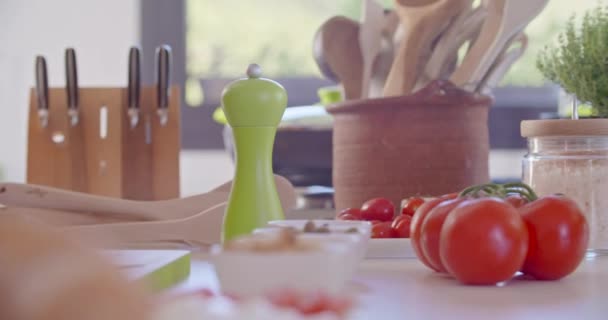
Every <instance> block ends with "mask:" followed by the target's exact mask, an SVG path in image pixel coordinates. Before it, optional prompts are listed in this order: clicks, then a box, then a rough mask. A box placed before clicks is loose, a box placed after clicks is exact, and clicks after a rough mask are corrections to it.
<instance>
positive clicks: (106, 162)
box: [27, 86, 181, 200]
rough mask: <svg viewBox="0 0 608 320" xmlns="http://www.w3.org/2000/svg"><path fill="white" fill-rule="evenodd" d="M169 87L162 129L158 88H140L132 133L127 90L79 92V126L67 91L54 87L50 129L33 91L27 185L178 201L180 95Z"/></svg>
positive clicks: (103, 89)
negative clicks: (43, 122) (72, 119)
mask: <svg viewBox="0 0 608 320" xmlns="http://www.w3.org/2000/svg"><path fill="white" fill-rule="evenodd" d="M170 90H171V92H170V95H169V106H168V108H167V111H168V122H167V123H166V124H164V125H161V123H160V121H159V116H158V115H157V110H158V103H157V99H156V93H157V89H156V87H153V86H150V87H142V88H141V106H140V110H139V113H140V121H139V124H138V125H137V126H135V127H134V128H131V127H130V123H129V116H128V114H127V109H128V108H127V104H128V103H127V89H126V88H80V89H79V95H80V103H79V106H78V113H79V118H80V120H79V122H78V123H77V124H76V125H71V124H70V122H69V118H68V113H67V108H66V105H67V100H66V91H65V88H51V89H49V92H48V99H49V102H48V103H49V108H48V112H49V116H48V123H47V125H46V126H43V125H41V123H40V119H39V117H38V110H39V106H38V99H37V95H36V90H35V89H32V90H31V92H30V106H29V107H30V109H29V111H30V112H29V124H28V126H29V130H28V151H27V183H30V184H38V185H44V186H50V187H56V188H62V189H67V190H73V191H79V192H85V193H91V194H97V195H103V196H111V197H118V198H125V199H132V200H165V199H173V198H177V197H179V151H180V145H181V144H180V109H179V106H180V101H179V99H180V98H179V97H180V95H179V88H178V87H177V86H172V87H171V89H170Z"/></svg>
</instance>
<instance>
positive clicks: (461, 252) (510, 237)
mask: <svg viewBox="0 0 608 320" xmlns="http://www.w3.org/2000/svg"><path fill="white" fill-rule="evenodd" d="M527 251H528V230H527V228H526V223H525V222H524V220H523V219H522V217H521V215H519V214H518V212H517V209H515V208H514V207H513V206H512V205H510V204H508V203H506V202H505V201H504V200H501V199H496V198H482V199H474V200H468V201H465V202H463V203H461V204H460V205H459V206H458V207H456V208H455V209H454V210H453V211H452V212H451V213H450V214H449V215H448V217H447V218H446V219H445V222H444V225H443V229H442V230H441V237H440V240H439V254H440V257H441V262H442V263H443V265H444V266H445V268H446V269H447V270H448V272H449V273H450V274H451V275H453V276H454V277H455V278H456V279H457V280H458V281H460V282H462V283H465V284H482V285H483V284H486V285H487V284H496V283H498V282H502V281H506V280H509V279H511V277H512V276H513V275H514V274H515V273H516V272H517V271H518V270H520V269H521V267H522V266H523V264H524V260H525V258H526V253H527Z"/></svg>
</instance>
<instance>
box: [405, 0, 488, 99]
mask: <svg viewBox="0 0 608 320" xmlns="http://www.w3.org/2000/svg"><path fill="white" fill-rule="evenodd" d="M486 15H487V10H486V8H484V7H481V6H480V7H477V8H475V9H472V10H465V11H463V12H462V13H461V14H460V15H458V17H456V18H455V19H454V20H453V22H452V23H450V25H449V26H448V27H447V28H446V31H445V32H444V33H442V34H441V36H440V39H439V41H438V42H437V44H436V45H435V48H434V49H433V53H432V55H431V57H430V58H429V61H428V63H427V64H426V67H425V69H424V72H423V73H422V75H421V76H420V79H418V83H417V85H416V88H417V89H419V88H422V87H424V86H426V85H427V84H428V83H429V82H430V81H433V80H437V79H442V78H443V76H444V75H445V74H449V73H450V72H449V69H450V65H451V64H452V63H453V61H454V59H456V60H457V59H458V50H459V49H460V48H461V47H462V45H463V44H465V43H466V42H467V41H470V40H472V39H473V37H474V36H475V35H476V34H477V33H478V32H479V30H480V29H481V25H482V24H483V21H484V19H485V18H486ZM446 69H447V70H446ZM448 77H449V75H448Z"/></svg>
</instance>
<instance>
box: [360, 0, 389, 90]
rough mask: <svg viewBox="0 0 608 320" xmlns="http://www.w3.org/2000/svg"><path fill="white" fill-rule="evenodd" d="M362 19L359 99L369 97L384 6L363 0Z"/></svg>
mask: <svg viewBox="0 0 608 320" xmlns="http://www.w3.org/2000/svg"><path fill="white" fill-rule="evenodd" d="M362 3H363V19H362V20H361V25H360V26H359V47H360V48H361V55H362V58H363V79H362V85H361V99H367V98H368V97H369V89H370V79H371V77H372V69H373V65H374V62H375V61H376V57H378V54H379V53H380V50H381V46H382V31H383V28H384V8H382V6H381V5H380V4H378V2H376V0H363V1H362Z"/></svg>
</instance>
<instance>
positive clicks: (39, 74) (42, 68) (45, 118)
mask: <svg viewBox="0 0 608 320" xmlns="http://www.w3.org/2000/svg"><path fill="white" fill-rule="evenodd" d="M36 96H37V97H38V118H39V119H40V125H41V126H42V127H43V128H46V126H48V124H49V82H48V76H47V72H46V59H45V58H44V57H43V56H37V57H36Z"/></svg>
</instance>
